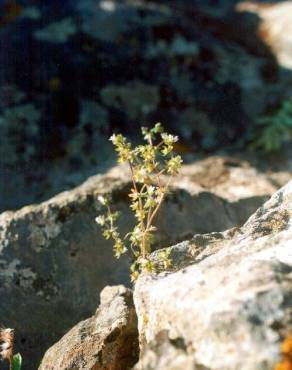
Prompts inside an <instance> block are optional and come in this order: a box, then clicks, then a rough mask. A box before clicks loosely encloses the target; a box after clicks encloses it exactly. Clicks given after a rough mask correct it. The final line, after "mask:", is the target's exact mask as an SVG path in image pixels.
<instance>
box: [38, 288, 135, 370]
mask: <svg viewBox="0 0 292 370" xmlns="http://www.w3.org/2000/svg"><path fill="white" fill-rule="evenodd" d="M100 301H101V303H100V306H99V308H98V309H97V311H96V313H95V315H94V316H92V317H90V318H89V319H87V320H84V321H81V322H80V323H78V324H77V325H76V326H74V327H73V328H72V329H71V330H70V331H69V332H68V333H67V334H66V335H64V337H63V338H62V339H60V340H59V342H57V343H56V344H55V345H54V346H53V347H51V348H50V349H49V350H48V351H47V352H46V354H45V356H44V358H43V360H42V363H41V365H40V367H39V370H81V369H86V370H127V369H130V368H132V366H133V365H134V364H135V362H136V361H137V358H138V351H139V347H138V330H137V317H136V312H135V307H134V304H133V296H132V292H131V290H129V289H127V288H126V287H124V286H123V285H118V286H114V287H109V286H107V287H106V288H104V289H103V290H102V292H101V295H100Z"/></svg>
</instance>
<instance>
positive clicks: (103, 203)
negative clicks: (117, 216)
mask: <svg viewBox="0 0 292 370" xmlns="http://www.w3.org/2000/svg"><path fill="white" fill-rule="evenodd" d="M97 200H98V201H99V203H101V204H102V205H106V198H105V197H104V196H103V195H99V196H98V197H97Z"/></svg>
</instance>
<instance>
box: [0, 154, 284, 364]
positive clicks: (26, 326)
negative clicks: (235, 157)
mask: <svg viewBox="0 0 292 370" xmlns="http://www.w3.org/2000/svg"><path fill="white" fill-rule="evenodd" d="M230 161H231V160H230V159H224V158H221V159H220V158H213V159H208V160H207V161H202V162H197V163H195V164H193V165H188V166H186V167H184V168H183V170H182V177H180V178H178V179H175V181H174V183H173V189H172V192H171V194H170V196H169V197H168V199H167V200H166V201H165V204H164V206H163V208H162V209H161V213H160V215H159V217H158V219H157V226H158V230H159V233H158V234H157V246H156V247H157V248H161V247H166V246H169V245H173V244H175V243H177V242H181V241H183V240H186V239H187V238H189V237H190V236H191V235H194V234H195V233H210V232H220V231H223V230H226V229H229V228H233V227H237V226H240V225H242V224H243V223H244V222H245V221H246V220H247V218H248V217H249V216H250V215H251V214H252V213H253V212H254V211H255V210H256V209H257V208H258V207H259V206H260V205H261V204H262V203H263V202H264V200H265V199H267V196H269V195H270V194H272V193H274V192H275V191H276V190H277V186H275V185H273V182H272V181H270V180H269V178H268V177H267V176H265V175H261V174H259V173H258V172H257V171H256V170H255V169H253V168H251V167H249V166H248V165H247V164H245V163H244V162H236V163H235V162H234V161H231V162H230ZM208 173H212V175H208ZM129 189H130V183H129V176H128V174H127V173H126V172H125V171H124V169H123V168H121V167H116V168H115V169H113V170H112V171H110V172H109V173H108V174H105V175H102V176H101V175H98V176H94V177H92V178H89V179H88V180H87V181H86V182H85V183H84V184H82V185H81V186H79V187H77V188H75V189H73V190H71V191H67V192H64V193H61V194H59V195H58V196H56V197H54V198H52V199H50V200H49V201H47V202H44V203H41V204H39V205H31V206H28V207H25V208H23V209H21V210H19V211H16V212H4V213H3V214H1V215H0V295H1V302H5V304H1V305H0V317H1V324H2V325H5V326H7V327H13V328H15V330H16V333H17V340H18V341H19V342H18V344H19V346H20V348H21V352H22V354H23V357H24V358H29V359H30V363H29V365H30V366H31V367H33V368H36V366H37V365H36V363H37V364H39V360H40V358H41V356H42V355H43V353H44V351H45V350H46V349H47V348H49V347H50V346H51V345H52V344H53V343H54V342H56V340H57V339H58V338H60V337H61V336H62V335H64V334H65V332H66V331H67V330H68V329H69V328H70V327H72V325H74V323H76V322H78V321H80V320H82V319H84V318H86V317H88V316H89V315H90V313H91V312H92V311H93V310H94V309H95V307H96V306H97V304H98V294H99V292H100V291H101V289H102V288H103V287H104V286H106V285H109V284H110V285H113V284H120V283H123V284H125V285H129V284H130V282H129V270H128V269H129V261H128V259H127V258H126V257H125V258H122V259H120V260H119V261H117V260H115V258H114V257H113V252H112V244H111V243H110V242H109V241H105V240H104V238H103V237H102V236H101V230H100V229H99V227H98V226H97V225H96V223H95V221H94V219H95V217H96V216H97V215H98V214H99V213H100V212H101V208H100V205H99V204H98V202H97V196H98V194H101V193H108V194H110V195H111V196H112V198H113V204H114V207H115V208H116V209H117V210H119V211H120V212H121V213H122V217H121V219H120V225H119V226H120V228H121V231H122V234H125V233H126V232H129V230H130V228H131V227H132V225H133V222H134V219H133V217H132V215H131V213H130V210H129V207H128V206H129V203H128V192H129ZM213 189H214V190H213ZM227 189H228V190H227ZM236 193H238V194H240V195H239V196H237V197H236ZM25 366H26V364H24V369H25Z"/></svg>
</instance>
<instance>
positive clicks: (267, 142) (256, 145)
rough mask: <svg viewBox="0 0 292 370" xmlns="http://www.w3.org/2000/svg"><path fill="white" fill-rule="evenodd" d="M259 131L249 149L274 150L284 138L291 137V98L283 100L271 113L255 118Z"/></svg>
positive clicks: (277, 148)
mask: <svg viewBox="0 0 292 370" xmlns="http://www.w3.org/2000/svg"><path fill="white" fill-rule="evenodd" d="M256 123H257V126H258V128H259V131H258V133H257V134H256V135H254V136H255V138H254V140H253V141H252V143H251V145H250V147H251V149H255V150H256V149H261V150H263V151H265V152H274V151H277V150H279V149H280V148H281V145H282V144H283V143H284V141H285V140H289V139H291V138H292V100H291V99H289V100H285V101H284V102H283V103H282V105H281V107H280V108H279V109H278V110H277V111H276V112H275V113H274V114H272V115H270V116H264V117H261V118H259V119H258V120H257V122H256Z"/></svg>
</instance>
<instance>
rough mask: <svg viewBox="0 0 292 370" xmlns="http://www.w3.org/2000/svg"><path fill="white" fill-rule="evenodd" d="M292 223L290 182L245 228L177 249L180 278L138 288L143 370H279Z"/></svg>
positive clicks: (287, 316) (287, 323)
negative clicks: (277, 365) (276, 369)
mask: <svg viewBox="0 0 292 370" xmlns="http://www.w3.org/2000/svg"><path fill="white" fill-rule="evenodd" d="M291 221H292V182H289V183H288V184H287V185H286V186H285V187H283V188H282V189H281V190H279V191H278V192H276V193H275V194H274V195H273V196H272V197H271V199H270V200H269V201H268V202H266V203H265V204H264V205H263V206H262V207H261V208H259V209H258V210H257V211H256V212H255V213H254V214H253V215H252V216H251V217H250V218H249V220H248V221H247V222H246V223H245V224H244V226H243V227H242V228H239V229H233V230H230V231H226V232H224V233H212V234H208V235H195V236H194V237H193V238H192V239H190V240H189V241H186V242H183V243H181V244H178V245H176V246H174V247H171V248H170V249H169V251H170V256H171V258H172V260H173V266H172V270H169V271H166V272H165V271H164V272H161V273H159V274H158V275H153V276H151V275H142V276H141V277H140V278H139V279H138V282H137V284H136V286H135V291H134V301H135V306H136V310H137V315H138V323H139V334H140V345H141V359H140V362H139V364H137V366H136V367H135V369H137V370H138V369H139V370H140V369H141V370H142V369H143V370H154V369H155V370H162V369H163V370H166V369H167V370H170V369H173V370H174V369H175V370H185V369H208V370H219V369H220V370H238V369H241V370H270V369H273V368H274V366H275V364H276V363H277V362H279V361H280V351H281V349H280V348H281V346H280V343H281V341H282V340H283V339H284V338H285V337H286V336H288V335H289V334H290V333H291V330H292V322H291V307H292V284H291V272H292V248H291V247H292V223H291ZM155 253H156V254H155ZM155 253H154V254H153V256H152V258H153V259H154V260H155V259H156V258H157V257H156V256H157V252H155Z"/></svg>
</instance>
